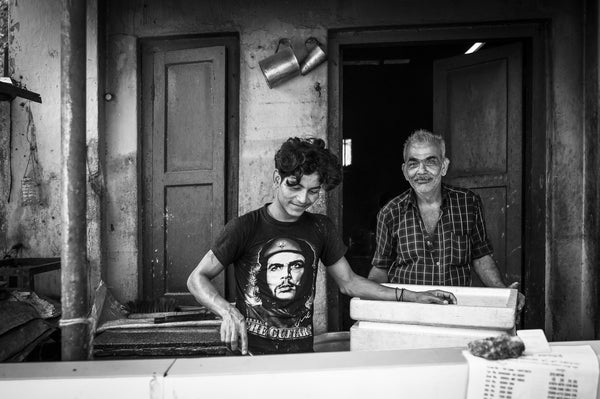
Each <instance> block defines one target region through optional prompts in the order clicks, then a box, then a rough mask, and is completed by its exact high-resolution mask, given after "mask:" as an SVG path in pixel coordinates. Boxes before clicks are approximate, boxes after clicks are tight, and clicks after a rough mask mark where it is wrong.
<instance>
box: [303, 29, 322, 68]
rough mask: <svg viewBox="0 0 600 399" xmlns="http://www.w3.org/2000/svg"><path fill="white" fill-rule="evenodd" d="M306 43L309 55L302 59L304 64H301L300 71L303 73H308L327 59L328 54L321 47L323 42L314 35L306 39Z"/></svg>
mask: <svg viewBox="0 0 600 399" xmlns="http://www.w3.org/2000/svg"><path fill="white" fill-rule="evenodd" d="M304 45H305V46H306V48H307V49H308V55H307V56H306V58H305V59H304V61H302V65H301V66H300V73H301V74H302V75H306V74H307V73H309V72H310V71H312V70H313V69H315V68H316V67H318V66H319V65H321V63H322V62H323V61H325V60H326V59H327V54H325V51H323V49H322V48H321V43H319V41H318V40H317V39H315V38H314V37H309V38H308V39H306V42H304Z"/></svg>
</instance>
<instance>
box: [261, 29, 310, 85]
mask: <svg viewBox="0 0 600 399" xmlns="http://www.w3.org/2000/svg"><path fill="white" fill-rule="evenodd" d="M258 65H259V66H260V69H261V71H262V73H263V74H264V75H265V79H266V80H267V85H268V86H269V88H270V89H272V88H273V87H275V86H277V85H279V84H281V83H282V82H285V81H286V80H288V79H290V78H293V77H294V76H298V75H299V73H300V64H299V62H298V58H297V57H296V54H295V53H294V49H293V48H292V44H291V42H290V40H289V39H286V38H284V39H280V40H279V43H278V44H277V49H276V50H275V54H273V55H271V56H269V57H267V58H265V59H264V60H262V61H259V62H258Z"/></svg>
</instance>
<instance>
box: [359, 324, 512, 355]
mask: <svg viewBox="0 0 600 399" xmlns="http://www.w3.org/2000/svg"><path fill="white" fill-rule="evenodd" d="M507 333H508V334H512V335H514V334H513V333H512V331H505V330H492V329H488V330H486V329H476V328H457V327H436V326H424V325H416V324H398V323H377V322H369V321H359V322H356V323H355V324H354V325H353V326H352V327H351V328H350V350H351V351H372V350H393V349H421V348H450V347H464V348H466V346H467V344H468V343H469V342H471V341H473V340H475V339H482V338H487V337H493V336H497V335H502V334H507Z"/></svg>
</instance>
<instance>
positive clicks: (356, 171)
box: [340, 39, 519, 330]
mask: <svg viewBox="0 0 600 399" xmlns="http://www.w3.org/2000/svg"><path fill="white" fill-rule="evenodd" d="M515 42H519V41H518V40H515V39H510V40H498V39H496V40H489V41H486V42H485V45H484V46H483V47H482V49H490V48H493V47H498V46H502V45H506V44H509V43H515ZM474 43H475V40H468V41H467V40H460V41H436V42H417V43H401V44H390V43H385V44H369V45H366V44H360V45H349V46H343V47H342V48H341V49H340V61H341V62H342V67H341V82H340V83H341V87H342V88H343V89H342V90H341V93H342V99H341V100H342V104H343V105H342V107H341V108H342V118H341V120H342V122H341V139H342V156H343V158H345V164H346V166H344V184H343V193H342V196H343V197H342V202H343V213H342V226H343V229H342V231H343V237H344V241H345V243H346V244H347V245H348V248H349V249H348V253H347V258H348V261H349V262H350V264H351V266H352V268H353V270H354V271H355V272H356V273H357V274H359V275H361V276H365V277H366V276H367V275H368V273H369V270H370V268H371V259H372V256H373V252H374V250H375V233H376V221H377V220H376V217H377V212H378V211H379V209H380V208H381V207H382V206H383V205H385V204H386V203H387V202H388V201H389V200H391V199H392V198H394V197H395V196H397V195H399V194H400V193H402V192H403V191H405V190H406V189H408V188H409V185H408V183H407V182H406V181H405V179H404V177H403V175H402V170H401V165H402V162H403V159H402V150H403V144H404V141H405V140H406V138H407V137H408V135H409V134H410V133H411V132H413V131H414V130H416V129H421V128H422V129H427V130H431V131H434V132H435V130H434V114H433V112H434V106H433V103H434V87H433V86H434V83H433V82H434V78H433V76H434V62H435V61H436V60H440V59H446V58H449V57H455V56H460V55H463V54H465V52H466V51H467V50H468V49H469V48H470V47H471V46H472V45H473V44H474ZM436 133H437V132H436ZM439 133H440V134H443V133H442V132H439ZM454 156H456V154H455V155H454ZM474 285H480V282H478V281H475V284H474ZM348 305H349V298H348V297H345V296H343V295H342V297H341V298H340V313H341V326H340V327H341V329H343V330H347V329H349V328H350V326H351V325H352V324H353V320H351V319H350V317H349V314H348V308H349V306H348Z"/></svg>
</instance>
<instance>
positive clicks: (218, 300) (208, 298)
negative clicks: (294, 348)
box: [188, 273, 232, 317]
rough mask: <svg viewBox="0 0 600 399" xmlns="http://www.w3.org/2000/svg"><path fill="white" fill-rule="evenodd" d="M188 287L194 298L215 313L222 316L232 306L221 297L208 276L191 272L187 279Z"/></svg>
mask: <svg viewBox="0 0 600 399" xmlns="http://www.w3.org/2000/svg"><path fill="white" fill-rule="evenodd" d="M188 289H189V291H190V293H191V294H192V295H193V296H194V298H196V300H197V301H198V302H199V303H200V304H201V305H203V306H206V307H207V308H208V309H210V310H211V311H213V312H214V313H215V314H217V315H219V316H221V317H224V315H225V314H227V313H229V311H230V309H231V308H232V306H231V304H230V303H229V302H228V301H227V300H225V298H223V297H222V296H221V295H220V294H219V292H218V291H217V289H216V288H215V286H214V285H213V284H212V283H211V281H210V280H209V279H208V277H206V276H204V275H203V274H200V273H193V274H192V275H191V276H190V278H189V279H188Z"/></svg>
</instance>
